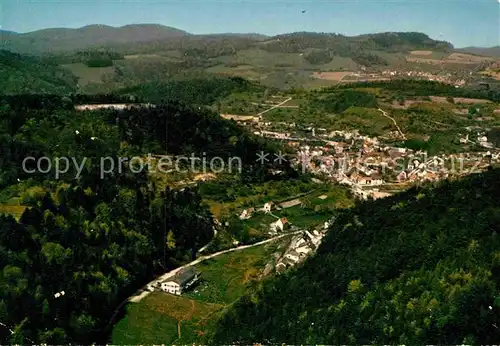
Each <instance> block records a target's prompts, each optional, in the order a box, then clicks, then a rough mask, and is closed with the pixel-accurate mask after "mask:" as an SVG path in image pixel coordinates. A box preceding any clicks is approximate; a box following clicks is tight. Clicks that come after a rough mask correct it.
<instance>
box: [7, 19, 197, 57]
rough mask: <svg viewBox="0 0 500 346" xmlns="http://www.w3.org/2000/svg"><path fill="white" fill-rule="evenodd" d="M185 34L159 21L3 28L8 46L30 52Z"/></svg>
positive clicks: (97, 45)
mask: <svg viewBox="0 0 500 346" xmlns="http://www.w3.org/2000/svg"><path fill="white" fill-rule="evenodd" d="M184 35H188V33H186V32H185V31H182V30H179V29H175V28H171V27H168V26H163V25H158V24H134V25H125V26H122V27H112V26H107V25H88V26H84V27H82V28H78V29H69V28H51V29H43V30H37V31H33V32H28V33H24V34H20V33H12V32H7V33H6V32H2V35H1V39H2V45H3V48H4V49H7V50H11V51H15V52H20V53H29V52H47V51H68V50H76V49H85V48H89V47H100V46H105V45H114V44H122V43H138V42H145V41H154V40H164V39H168V38H171V37H179V36H184Z"/></svg>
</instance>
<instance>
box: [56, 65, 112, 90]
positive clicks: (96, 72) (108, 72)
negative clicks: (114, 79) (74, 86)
mask: <svg viewBox="0 0 500 346" xmlns="http://www.w3.org/2000/svg"><path fill="white" fill-rule="evenodd" d="M63 67H64V68H67V69H68V70H70V71H71V72H72V73H73V74H74V75H75V76H77V77H78V84H79V85H80V86H81V87H84V86H87V85H88V84H95V83H103V78H106V77H109V76H113V75H114V67H113V66H109V67H88V66H87V65H85V64H83V63H75V64H68V65H63Z"/></svg>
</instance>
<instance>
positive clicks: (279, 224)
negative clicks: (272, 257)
mask: <svg viewBox="0 0 500 346" xmlns="http://www.w3.org/2000/svg"><path fill="white" fill-rule="evenodd" d="M287 223H288V220H287V218H286V217H282V218H281V219H279V220H278V221H276V222H272V223H271V224H270V225H269V229H270V231H271V232H283V228H284V227H285V225H286V224H287Z"/></svg>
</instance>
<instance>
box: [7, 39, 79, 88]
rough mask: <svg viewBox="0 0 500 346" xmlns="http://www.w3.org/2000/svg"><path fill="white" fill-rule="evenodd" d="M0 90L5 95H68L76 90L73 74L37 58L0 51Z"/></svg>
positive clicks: (75, 79) (75, 80)
mask: <svg viewBox="0 0 500 346" xmlns="http://www.w3.org/2000/svg"><path fill="white" fill-rule="evenodd" d="M0 75H1V76H2V78H1V79H0V90H1V93H3V94H8V93H25V92H32V91H34V90H35V91H38V92H44V93H67V92H72V91H74V90H75V88H76V83H77V78H76V77H75V76H73V75H72V74H71V72H69V71H66V70H64V69H63V68H60V67H59V66H57V65H56V64H53V63H50V62H48V61H46V60H42V59H40V58H37V57H31V56H27V55H20V54H14V53H11V52H9V51H6V50H1V49H0Z"/></svg>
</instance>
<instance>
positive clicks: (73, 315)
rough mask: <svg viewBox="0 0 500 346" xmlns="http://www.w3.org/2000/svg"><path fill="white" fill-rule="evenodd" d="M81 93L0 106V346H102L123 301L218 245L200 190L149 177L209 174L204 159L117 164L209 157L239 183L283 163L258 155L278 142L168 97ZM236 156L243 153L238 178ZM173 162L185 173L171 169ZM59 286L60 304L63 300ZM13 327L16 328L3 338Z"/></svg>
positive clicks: (12, 99)
mask: <svg viewBox="0 0 500 346" xmlns="http://www.w3.org/2000/svg"><path fill="white" fill-rule="evenodd" d="M73 98H74V99H73V100H72V99H71V98H69V97H61V96H57V95H11V96H3V97H2V99H1V100H0V103H1V104H2V107H0V118H1V119H2V121H1V122H0V148H2V155H1V160H0V268H1V270H0V321H1V322H2V325H0V342H1V343H2V344H27V343H29V342H31V341H32V340H33V343H50V344H68V343H73V342H77V343H81V344H90V343H92V342H93V341H96V340H97V339H99V338H100V337H103V333H104V329H105V327H106V325H107V322H108V321H109V319H110V317H111V315H112V314H113V311H114V309H116V308H117V306H118V305H119V304H120V302H121V301H123V299H125V298H126V297H128V296H129V295H130V294H132V293H133V292H135V291H136V290H137V289H139V288H140V287H142V286H143V285H144V284H145V283H147V282H148V281H149V280H150V279H151V278H153V277H154V276H156V275H158V274H162V273H164V272H165V270H167V269H173V268H176V267H178V266H179V265H181V264H184V263H187V262H190V261H191V260H194V257H195V256H196V252H197V250H199V249H200V248H202V247H203V246H204V245H206V244H207V243H208V241H209V240H210V239H211V237H212V235H213V231H212V226H213V217H212V214H211V212H210V210H209V208H208V206H207V205H206V204H205V203H203V202H202V198H201V195H200V193H199V188H198V187H197V186H194V187H193V186H191V187H186V188H185V189H181V190H180V191H179V190H177V189H171V188H169V187H165V186H164V185H163V186H162V187H160V186H158V185H156V184H157V183H158V180H155V179H153V178H152V174H155V177H163V178H165V179H168V178H170V177H172V176H176V174H181V173H182V171H185V172H189V168H190V167H192V169H193V170H194V169H201V163H197V166H196V167H194V166H190V165H189V162H188V161H186V162H185V163H184V162H183V160H179V161H181V162H179V161H176V166H174V163H173V160H171V161H170V163H169V162H165V161H163V163H162V165H161V166H160V165H158V166H154V164H153V163H151V165H152V166H150V167H145V166H144V165H143V163H141V164H138V165H135V166H134V165H133V164H124V165H122V164H120V167H118V160H119V158H120V160H121V159H122V158H128V157H135V158H138V159H140V158H142V157H145V156H146V155H147V153H151V154H153V155H154V154H166V153H168V154H170V155H182V156H183V157H184V158H187V157H189V156H190V155H195V154H196V155H200V156H201V155H202V153H203V158H204V159H205V158H206V159H209V160H210V159H211V158H213V157H215V156H217V157H218V158H220V159H223V160H227V162H229V164H228V165H227V166H223V170H225V171H227V170H231V169H233V170H234V171H232V172H234V178H233V182H237V181H240V180H242V181H243V180H244V179H246V180H247V181H261V180H262V181H264V179H265V178H266V173H269V172H268V170H267V168H280V167H279V165H276V164H274V163H272V162H270V163H269V164H268V165H258V164H257V163H255V157H256V153H258V152H260V151H265V152H269V153H270V154H271V153H275V152H276V151H277V148H278V147H277V146H276V145H274V144H272V143H269V142H267V141H266V140H264V139H262V138H259V137H256V136H254V135H252V134H251V133H250V132H248V131H247V130H245V129H242V128H240V127H238V126H237V125H236V124H235V123H234V122H230V121H227V120H224V119H222V118H221V117H219V116H218V115H217V114H216V113H213V112H210V111H208V110H205V109H199V107H188V106H185V105H182V104H179V103H176V102H169V103H168V104H165V105H158V106H156V107H144V108H137V109H136V108H134V109H128V110H122V111H118V110H109V109H107V110H97V111H77V110H75V109H74V107H73V106H74V105H73V102H74V103H77V102H78V103H80V102H82V101H86V102H88V103H103V102H105V103H107V102H112V101H122V102H123V100H119V99H114V100H113V99H112V97H111V96H109V95H103V96H101V97H100V98H99V97H95V98H92V97H89V96H82V95H73ZM165 146H166V147H167V151H165ZM28 156H32V157H36V158H40V157H42V156H43V157H51V158H55V161H54V162H59V158H61V159H62V158H63V157H71V158H72V161H74V162H79V163H81V164H82V166H81V168H82V169H83V165H84V164H85V167H86V169H85V170H84V171H80V173H82V174H81V175H80V173H78V171H77V170H78V169H77V168H76V167H75V166H71V167H69V166H66V168H67V169H66V170H61V171H62V172H63V173H62V174H61V175H59V176H58V173H56V171H55V170H56V169H57V168H56V169H54V168H55V167H54V166H52V168H53V169H52V170H51V169H50V168H49V170H44V171H43V172H42V171H41V170H39V171H37V170H36V163H34V162H33V166H31V165H30V163H27V166H28V167H26V166H23V162H24V161H23V160H24V158H26V157H28ZM192 157H196V156H192ZM232 157H238V158H241V161H242V164H241V166H242V167H243V168H242V169H241V174H239V171H236V169H238V166H237V163H236V164H235V165H231V162H230V159H231V158H232ZM99 158H101V159H99ZM102 158H106V159H109V160H112V161H113V163H112V166H113V167H114V169H113V167H104V164H103V162H102ZM167 161H168V160H167ZM199 161H201V158H200V159H199ZM114 162H116V163H117V165H116V166H115V164H114ZM120 162H121V161H120ZM210 162H211V161H210ZM148 165H149V163H148ZM210 165H211V166H210V167H212V164H210ZM243 165H244V166H243ZM106 166H108V165H107V164H106ZM138 166H140V167H138ZM34 167H35V168H34ZM167 167H168V168H172V167H175V168H177V170H179V171H181V173H179V172H173V173H167V172H166V170H167V169H166V168H167ZM31 168H33V170H32V169H31ZM137 168H139V170H138V169H137ZM205 168H206V166H205ZM217 168H219V167H218V166H217ZM103 169H104V170H106V171H107V172H108V173H106V174H103ZM172 169H173V168H172ZM218 172H222V171H221V170H218ZM284 179H286V177H285V178H284ZM13 216H14V217H13ZM167 240H168V242H167ZM166 245H168V247H166ZM61 291H64V294H62V298H61V295H60V294H58V295H55V294H56V293H58V292H61ZM58 298H61V299H58ZM21 301H22V302H23V303H22V304H20V303H19V302H21ZM5 326H8V327H9V328H12V329H13V330H16V332H15V333H14V334H13V335H10V334H8V333H7V334H6V335H4V332H5V330H4V329H5ZM104 337H106V336H105V335H104Z"/></svg>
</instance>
